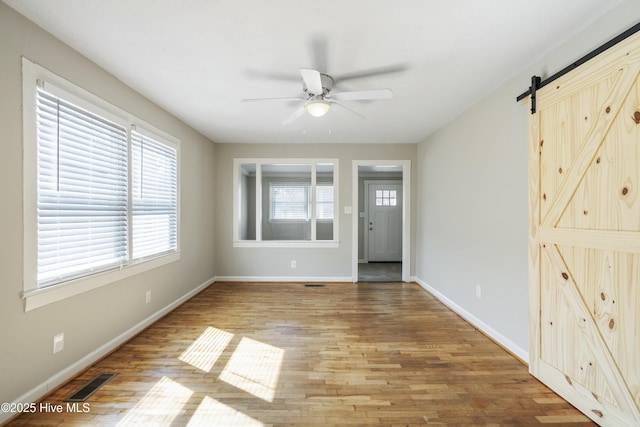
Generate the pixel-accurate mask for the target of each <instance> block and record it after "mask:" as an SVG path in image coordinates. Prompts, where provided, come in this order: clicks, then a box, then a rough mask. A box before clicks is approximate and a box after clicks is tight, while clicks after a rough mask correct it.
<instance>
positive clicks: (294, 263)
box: [291, 260, 296, 268]
mask: <svg viewBox="0 0 640 427" xmlns="http://www.w3.org/2000/svg"><path fill="white" fill-rule="evenodd" d="M291 268H296V261H295V260H293V261H291Z"/></svg>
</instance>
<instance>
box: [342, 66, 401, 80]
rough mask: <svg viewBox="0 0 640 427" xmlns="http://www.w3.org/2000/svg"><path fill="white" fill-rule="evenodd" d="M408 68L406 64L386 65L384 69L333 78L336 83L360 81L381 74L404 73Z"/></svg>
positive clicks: (355, 72) (373, 69)
mask: <svg viewBox="0 0 640 427" xmlns="http://www.w3.org/2000/svg"><path fill="white" fill-rule="evenodd" d="M408 68H409V66H408V65H406V64H396V65H388V66H386V67H378V68H371V69H369V70H362V71H354V72H351V73H346V74H342V75H334V76H333V78H334V79H335V81H336V82H338V81H340V82H341V81H344V80H353V79H361V78H365V77H373V76H379V75H382V74H393V73H400V72H402V71H406V70H407V69H408Z"/></svg>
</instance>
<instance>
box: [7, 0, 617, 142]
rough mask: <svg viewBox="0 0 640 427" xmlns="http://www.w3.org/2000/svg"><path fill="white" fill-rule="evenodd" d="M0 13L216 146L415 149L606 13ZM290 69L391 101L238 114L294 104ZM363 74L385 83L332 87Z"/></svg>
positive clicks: (18, 2) (519, 7)
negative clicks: (23, 21) (377, 92)
mask: <svg viewBox="0 0 640 427" xmlns="http://www.w3.org/2000/svg"><path fill="white" fill-rule="evenodd" d="M3 1H4V2H5V3H7V4H8V5H10V6H11V7H13V8H14V9H16V10H17V11H18V12H20V13H21V14H23V15H25V16H26V17H27V18H29V19H30V20H32V21H34V22H35V23H36V24H38V25H39V26H41V27H43V28H44V29H45V30H47V31H49V32H50V33H52V34H53V35H55V36H56V37H58V38H59V39H61V40H62V41H63V42H65V43H66V44H68V45H70V46H71V47H73V48H74V49H76V50H77V51H79V52H80V53H82V54H83V55H85V56H86V57H88V58H90V59H91V60H93V61H94V62H96V63H97V64H98V65H100V66H101V67H102V68H104V69H106V70H107V71H109V72H111V73H112V74H113V75H115V76H116V77H117V78H118V79H120V80H121V81H123V82H124V83H125V84H127V85H128V86H130V87H131V88H133V89H135V90H136V91H138V92H139V93H141V94H143V95H144V96H146V97H147V98H149V99H151V100H152V101H153V102H155V103H157V104H158V105H160V106H162V107H163V108H164V109H166V110H167V111H169V112H171V113H172V114H174V115H175V116H177V117H179V118H180V119H182V120H183V121H185V122H186V123H188V124H189V125H191V126H192V127H194V128H195V129H197V130H198V131H200V132H201V133H202V134H204V135H206V136H207V137H208V138H210V139H211V140H213V141H215V142H226V143H235V142H243V143H247V142H256V143H261V142H341V143H342V142H345V143H346V142H355V143H417V142H420V141H422V140H423V139H424V138H426V137H427V136H428V135H429V134H431V133H432V132H434V131H435V130H437V129H438V128H439V127H441V126H443V125H444V124H446V123H447V122H448V121H450V120H452V119H454V118H455V117H456V116H458V115H459V114H461V113H462V112H463V111H464V110H465V109H467V108H469V107H470V106H471V105H473V104H474V103H475V102H477V101H479V100H480V99H482V98H483V97H484V96H486V95H488V94H489V93H490V92H491V91H492V90H493V89H495V88H496V87H498V86H499V85H500V84H501V83H502V82H504V81H505V80H506V79H508V78H509V77H512V76H513V75H514V74H515V73H516V72H518V71H520V70H522V69H523V68H525V67H526V66H527V65H529V64H531V63H533V62H534V61H535V60H536V59H538V58H540V57H541V56H543V55H544V54H545V53H546V52H548V51H550V50H551V49H552V48H553V47H554V46H557V45H558V44H560V43H561V42H563V41H564V40H566V39H568V38H569V37H570V36H572V35H574V34H576V33H577V32H578V31H580V30H581V29H583V28H584V27H586V26H587V25H589V24H590V23H592V22H593V21H594V20H596V19H597V18H598V17H600V16H601V15H603V14H604V13H606V11H608V10H609V9H611V8H612V7H614V6H615V5H616V4H618V3H619V2H620V0H605V1H603V0H562V1H557V0H535V1H524V0H518V1H516V0H475V1H472V0H394V1H391V0H388V1H385V0H321V1H319V0H315V1H311V0H295V1H294V0H269V1H265V0H92V1H87V0H3ZM594 47H595V46H594ZM574 59H577V58H567V62H570V61H571V60H574ZM299 68H314V69H318V70H319V71H321V72H325V73H327V74H330V75H332V76H333V77H334V78H335V79H336V87H335V90H336V91H337V90H341V91H351V90H364V89H377V88H390V89H392V90H393V92H394V98H393V99H392V100H380V101H367V102H365V101H348V102H346V101H345V102H344V103H345V104H347V105H348V107H349V108H352V109H353V110H355V111H357V112H359V113H360V114H362V115H364V116H365V117H366V118H365V119H360V118H359V117H358V116H357V115H355V114H352V113H350V112H348V111H346V110H341V109H339V108H332V109H331V111H330V112H329V113H328V114H327V115H326V116H325V117H322V118H312V117H310V116H307V115H304V116H303V117H301V118H300V119H299V120H297V121H296V122H294V123H292V124H289V125H283V124H281V122H282V121H283V120H284V119H285V118H286V117H288V116H289V115H290V114H291V113H292V112H293V111H295V110H296V108H298V107H297V105H296V104H295V103H293V104H292V103H290V102H273V103H243V102H241V99H243V98H259V97H290V96H293V97H295V96H299V95H300V94H301V93H302V83H301V80H300V74H299V71H298V70H299ZM368 70H374V71H390V72H388V73H384V74H378V75H373V76H362V77H361V78H350V79H346V80H344V81H343V82H340V78H341V77H354V76H353V73H356V75H357V74H358V73H361V72H366V71H368ZM350 74H351V76H350ZM362 74H366V73H362ZM522 86H523V88H522V89H523V91H524V90H526V86H527V82H526V81H523V82H522ZM516 95H518V94H516V93H514V102H515V96H516ZM124 107H125V108H126V106H124Z"/></svg>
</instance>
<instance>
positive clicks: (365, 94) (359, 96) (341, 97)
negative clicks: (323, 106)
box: [331, 89, 393, 101]
mask: <svg viewBox="0 0 640 427" xmlns="http://www.w3.org/2000/svg"><path fill="white" fill-rule="evenodd" d="M331 98H332V99H337V100H338V101H364V100H370V99H391V98H393V91H392V90H391V89H372V90H356V91H353V92H336V93H332V94H331Z"/></svg>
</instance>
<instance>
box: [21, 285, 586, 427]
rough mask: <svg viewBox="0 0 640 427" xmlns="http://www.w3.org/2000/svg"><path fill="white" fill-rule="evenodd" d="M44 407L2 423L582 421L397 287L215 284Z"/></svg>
mask: <svg viewBox="0 0 640 427" xmlns="http://www.w3.org/2000/svg"><path fill="white" fill-rule="evenodd" d="M102 372H117V373H118V375H117V376H116V377H115V378H114V379H113V380H111V381H110V382H109V383H107V384H106V385H105V386H103V387H102V388H101V389H100V390H98V391H97V392H96V393H95V394H94V395H93V396H91V397H90V398H89V399H88V400H87V403H88V405H87V407H85V408H86V409H89V411H88V412H86V413H74V412H70V411H67V410H66V404H65V403H64V402H63V400H64V399H65V398H66V397H68V396H69V395H71V394H72V393H73V392H75V391H76V390H77V389H78V388H80V387H81V386H83V385H84V384H85V383H86V382H88V381H89V380H91V379H92V378H93V377H95V376H96V375H97V374H99V373H102ZM43 403H50V404H52V405H63V407H64V409H63V412H62V413H51V412H49V413H46V412H40V413H35V414H24V415H22V416H21V417H19V418H17V419H15V420H13V422H12V423H11V424H10V425H11V426H49V425H51V426H62V425H64V426H80V425H81V426H94V425H95V426H117V425H121V426H124V425H136V424H137V425H146V426H152V425H171V426H182V425H206V426H214V425H222V426H263V425H319V426H320V425H322V426H326V425H332V424H333V425H336V424H351V425H398V426H406V425H465V426H469V425H530V424H545V425H558V424H562V425H566V423H571V425H576V426H582V425H593V424H592V423H591V422H590V421H589V419H588V418H586V417H585V416H584V415H582V414H580V413H579V412H578V411H577V410H576V409H574V408H573V407H572V406H570V405H569V404H568V403H566V402H564V401H563V400H562V399H560V398H559V397H558V396H557V395H556V394H554V393H553V392H552V391H551V390H549V389H548V388H547V387H545V386H544V385H542V384H541V383H539V382H538V381H537V380H535V379H534V378H533V377H531V376H530V375H529V374H528V373H527V368H526V366H524V365H523V364H522V363H520V362H519V361H517V360H516V359H515V358H514V357H512V356H511V355H510V354H508V353H507V352H505V351H504V350H503V349H502V348H500V347H498V346H497V345H496V344H494V343H493V342H492V341H490V340H489V339H488V338H486V337H485V336H484V335H482V334H481V333H480V332H478V331H476V330H475V329H474V328H473V327H472V326H470V325H469V324H468V323H466V322H465V321H464V320H462V319H461V318H459V317H458V316H457V315H456V314H454V313H453V312H451V311H450V310H448V309H447V308H446V307H444V306H443V305H442V304H441V303H439V302H438V301H437V300H436V299H435V298H433V297H432V296H431V295H430V294H428V293H427V292H425V291H424V290H423V289H422V288H420V287H419V286H418V285H416V284H402V283H380V284H327V285H326V286H324V287H305V286H304V285H303V284H274V283H216V284H214V285H212V286H210V287H209V288H207V289H206V290H204V291H203V292H202V293H200V294H199V295H197V296H196V297H195V298H193V299H191V300H190V301H188V302H186V303H185V304H183V305H182V306H180V307H179V308H177V309H176V310H175V311H173V312H172V313H170V314H169V315H167V316H166V317H164V318H163V319H161V320H160V321H158V322H157V323H155V324H154V325H152V326H151V327H150V328H148V329H147V330H145V331H144V332H142V333H141V334H140V335H138V336H137V337H135V338H133V339H132V340H131V341H129V342H128V343H127V344H125V345H124V346H123V347H121V348H120V349H118V350H117V351H116V352H114V353H112V354H111V355H110V356H108V357H106V358H105V359H103V360H101V361H100V362H98V363H97V364H95V365H94V366H93V367H91V368H89V369H88V370H87V371H85V372H83V373H82V374H81V375H79V376H78V377H77V378H75V379H74V380H72V381H70V382H69V383H67V384H66V385H64V386H63V387H61V388H60V389H58V390H56V391H55V392H54V393H53V394H51V395H50V396H48V397H47V398H46V399H45V400H44V401H43ZM82 408H83V407H82V403H81V404H80V409H82Z"/></svg>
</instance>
